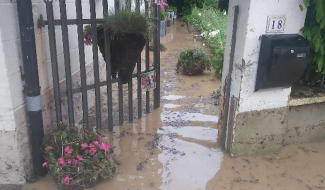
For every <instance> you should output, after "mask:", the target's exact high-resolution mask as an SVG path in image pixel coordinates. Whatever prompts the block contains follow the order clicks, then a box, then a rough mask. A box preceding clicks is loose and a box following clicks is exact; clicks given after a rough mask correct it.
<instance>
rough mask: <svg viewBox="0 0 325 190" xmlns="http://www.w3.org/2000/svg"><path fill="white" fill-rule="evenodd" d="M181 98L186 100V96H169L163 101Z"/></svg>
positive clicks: (164, 97)
mask: <svg viewBox="0 0 325 190" xmlns="http://www.w3.org/2000/svg"><path fill="white" fill-rule="evenodd" d="M181 98H184V96H177V95H168V96H163V97H162V99H163V100H169V101H171V100H179V99H181Z"/></svg>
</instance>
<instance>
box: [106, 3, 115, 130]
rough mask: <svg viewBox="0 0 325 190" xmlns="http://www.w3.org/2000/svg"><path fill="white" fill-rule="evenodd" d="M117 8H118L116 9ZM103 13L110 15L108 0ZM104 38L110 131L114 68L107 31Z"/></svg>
mask: <svg viewBox="0 0 325 190" xmlns="http://www.w3.org/2000/svg"><path fill="white" fill-rule="evenodd" d="M115 7H116V1H115ZM115 10H116V9H115ZM103 13H104V14H103V15H104V17H105V16H107V15H108V3H107V0H103ZM104 29H105V30H106V29H107V26H106V25H105V27H104ZM104 40H105V57H106V81H107V84H106V85H107V90H106V93H107V94H106V95H107V112H108V113H107V114H108V115H107V119H108V123H107V124H108V129H109V130H110V131H112V130H113V94H112V77H111V73H112V68H111V63H112V61H111V48H110V42H109V37H108V35H107V33H104Z"/></svg>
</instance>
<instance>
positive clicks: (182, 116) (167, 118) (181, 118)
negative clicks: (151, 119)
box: [161, 111, 219, 123]
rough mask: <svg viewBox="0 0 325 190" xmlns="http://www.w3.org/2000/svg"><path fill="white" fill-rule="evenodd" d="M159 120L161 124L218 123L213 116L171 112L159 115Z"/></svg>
mask: <svg viewBox="0 0 325 190" xmlns="http://www.w3.org/2000/svg"><path fill="white" fill-rule="evenodd" d="M161 120H162V121H163V122H190V121H199V122H212V123H218V120H219V118H218V117H217V116H213V115H205V114H202V113H189V112H177V111H175V112H171V111H164V112H162V113H161Z"/></svg>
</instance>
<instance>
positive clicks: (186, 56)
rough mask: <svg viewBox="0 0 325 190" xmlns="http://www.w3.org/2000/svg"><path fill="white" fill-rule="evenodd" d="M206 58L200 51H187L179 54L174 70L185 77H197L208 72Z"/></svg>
mask: <svg viewBox="0 0 325 190" xmlns="http://www.w3.org/2000/svg"><path fill="white" fill-rule="evenodd" d="M210 67H211V64H210V62H209V60H208V56H207V55H206V54H205V53H204V52H203V51H202V50H201V49H188V50H185V51H183V52H182V53H181V54H180V57H179V59H178V62H177V65H176V69H177V72H178V73H179V72H181V73H183V74H185V75H199V74H202V73H203V72H204V71H205V70H210Z"/></svg>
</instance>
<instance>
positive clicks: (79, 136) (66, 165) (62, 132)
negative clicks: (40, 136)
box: [43, 126, 116, 187]
mask: <svg viewBox="0 0 325 190" xmlns="http://www.w3.org/2000/svg"><path fill="white" fill-rule="evenodd" d="M43 147H44V155H45V159H46V162H44V163H43V166H44V167H47V169H48V171H49V173H50V174H51V175H52V177H53V178H54V179H55V180H56V181H57V183H58V184H59V185H63V186H86V187H87V186H89V185H92V184H94V183H95V182H98V181H99V180H102V179H109V178H111V177H113V175H114V174H115V171H116V165H115V163H114V161H113V159H112V156H111V154H112V149H111V147H110V145H109V144H106V143H105V142H104V141H103V137H102V136H101V134H100V133H99V132H95V131H90V130H87V129H85V128H84V127H83V126H75V127H70V128H69V127H66V126H58V127H57V129H56V130H55V131H54V132H53V133H51V134H49V135H46V136H45V137H44V142H43Z"/></svg>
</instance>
